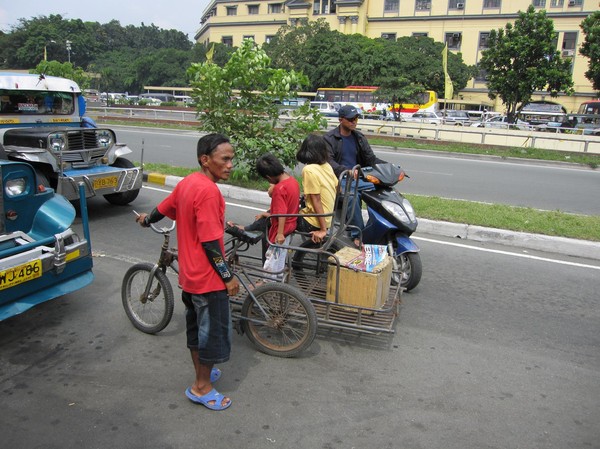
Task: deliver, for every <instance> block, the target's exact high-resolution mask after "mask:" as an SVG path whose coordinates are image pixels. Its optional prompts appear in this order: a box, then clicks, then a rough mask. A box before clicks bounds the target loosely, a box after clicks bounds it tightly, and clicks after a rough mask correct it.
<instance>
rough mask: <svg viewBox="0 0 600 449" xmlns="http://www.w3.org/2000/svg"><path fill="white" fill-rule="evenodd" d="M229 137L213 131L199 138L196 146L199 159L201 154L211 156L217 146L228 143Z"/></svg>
mask: <svg viewBox="0 0 600 449" xmlns="http://www.w3.org/2000/svg"><path fill="white" fill-rule="evenodd" d="M228 142H229V138H227V137H226V136H224V135H223V134H219V133H212V134H207V135H206V136H203V137H201V138H200V140H198V146H197V147H196V155H197V157H198V160H200V156H202V155H205V154H206V155H207V156H209V155H210V154H211V153H212V152H213V151H215V148H217V147H218V146H219V145H221V144H222V143H228Z"/></svg>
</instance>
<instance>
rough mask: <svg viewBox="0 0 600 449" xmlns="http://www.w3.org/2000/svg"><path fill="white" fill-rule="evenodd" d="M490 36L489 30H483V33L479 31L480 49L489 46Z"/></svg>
mask: <svg viewBox="0 0 600 449" xmlns="http://www.w3.org/2000/svg"><path fill="white" fill-rule="evenodd" d="M489 37H490V33H489V32H487V31H482V32H481V33H479V49H480V50H484V49H486V48H489V45H488V39H489Z"/></svg>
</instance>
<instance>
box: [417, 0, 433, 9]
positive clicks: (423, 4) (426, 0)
mask: <svg viewBox="0 0 600 449" xmlns="http://www.w3.org/2000/svg"><path fill="white" fill-rule="evenodd" d="M415 10H417V11H429V10H431V0H417V2H416V3H415Z"/></svg>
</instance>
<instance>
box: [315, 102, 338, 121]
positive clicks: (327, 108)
mask: <svg viewBox="0 0 600 449" xmlns="http://www.w3.org/2000/svg"><path fill="white" fill-rule="evenodd" d="M341 106H342V105H341V104H339V103H332V102H330V101H311V102H310V107H311V108H317V109H318V110H319V112H320V113H321V114H323V116H325V117H338V110H339V109H340V107H341Z"/></svg>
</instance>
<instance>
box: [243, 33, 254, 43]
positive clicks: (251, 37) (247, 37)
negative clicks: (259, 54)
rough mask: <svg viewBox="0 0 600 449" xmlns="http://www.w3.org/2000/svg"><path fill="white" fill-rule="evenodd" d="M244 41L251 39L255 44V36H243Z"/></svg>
mask: <svg viewBox="0 0 600 449" xmlns="http://www.w3.org/2000/svg"><path fill="white" fill-rule="evenodd" d="M242 39H243V40H246V39H250V40H251V41H253V42H254V35H250V34H247V35H245V36H243V37H242Z"/></svg>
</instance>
